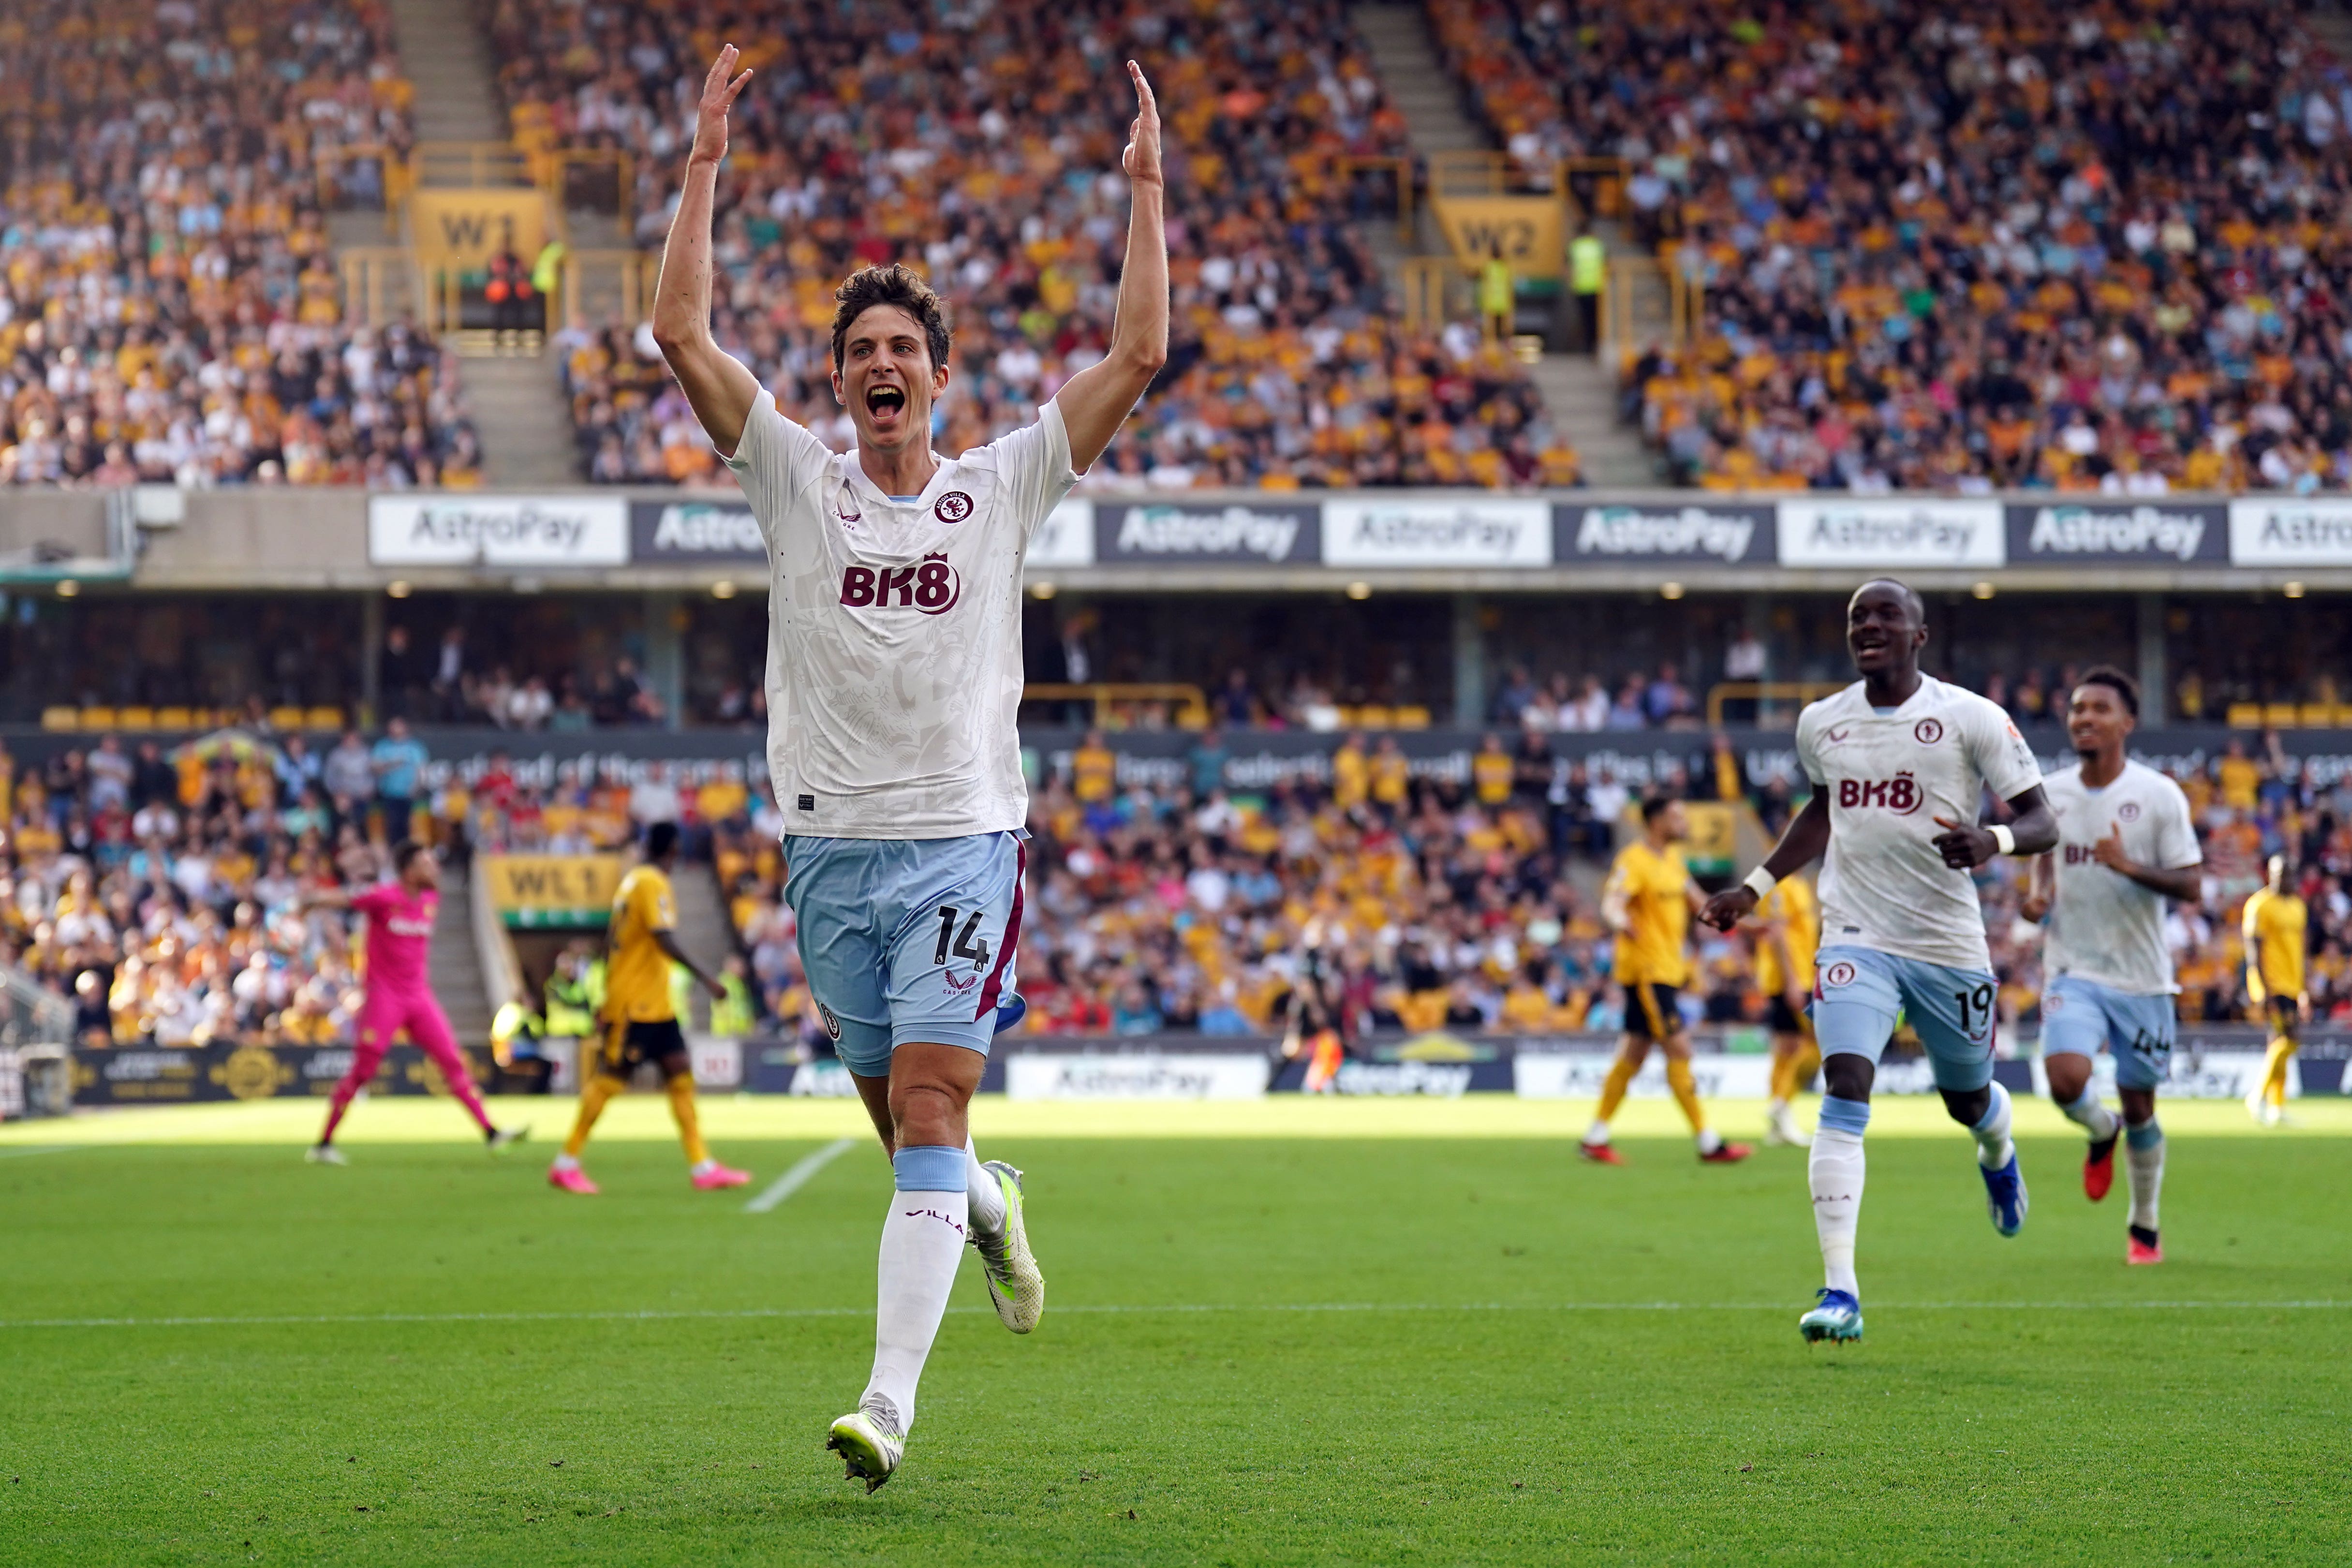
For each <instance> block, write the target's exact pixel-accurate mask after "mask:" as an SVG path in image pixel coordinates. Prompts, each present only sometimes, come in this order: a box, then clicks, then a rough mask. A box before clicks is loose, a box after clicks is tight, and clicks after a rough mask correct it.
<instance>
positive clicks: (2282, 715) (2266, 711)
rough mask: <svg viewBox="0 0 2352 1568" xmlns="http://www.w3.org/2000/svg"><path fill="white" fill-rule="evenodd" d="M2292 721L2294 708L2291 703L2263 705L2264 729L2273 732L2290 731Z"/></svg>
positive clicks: (2268, 703)
mask: <svg viewBox="0 0 2352 1568" xmlns="http://www.w3.org/2000/svg"><path fill="white" fill-rule="evenodd" d="M2294 720H2295V707H2294V703H2292V702H2265V703H2263V725H2264V726H2265V727H2266V728H2269V729H2273V730H2292V729H2294Z"/></svg>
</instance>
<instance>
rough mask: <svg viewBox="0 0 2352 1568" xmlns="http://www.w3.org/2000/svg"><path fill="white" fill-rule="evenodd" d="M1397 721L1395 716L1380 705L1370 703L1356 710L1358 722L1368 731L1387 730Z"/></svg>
mask: <svg viewBox="0 0 2352 1568" xmlns="http://www.w3.org/2000/svg"><path fill="white" fill-rule="evenodd" d="M1395 721H1396V718H1395V715H1394V714H1392V713H1391V712H1390V711H1389V710H1388V709H1386V708H1384V707H1382V706H1381V705H1380V704H1379V703H1374V702H1368V703H1366V704H1365V705H1364V706H1363V707H1361V708H1359V709H1357V710H1356V722H1357V724H1358V725H1359V726H1360V727H1361V728H1363V729H1366V730H1385V729H1387V728H1388V727H1389V726H1390V725H1391V724H1392V723H1394V722H1395Z"/></svg>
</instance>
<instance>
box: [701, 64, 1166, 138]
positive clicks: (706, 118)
mask: <svg viewBox="0 0 2352 1568" xmlns="http://www.w3.org/2000/svg"><path fill="white" fill-rule="evenodd" d="M740 58H742V51H741V50H740V49H738V48H737V47H735V46H734V45H732V44H730V45H728V46H727V47H725V48H723V49H721V50H719V58H717V59H715V60H713V61H711V62H710V74H709V76H706V77H704V78H703V79H702V101H701V102H700V103H699V104H698V105H697V106H696V107H695V110H694V151H693V152H692V153H689V154H688V157H687V162H688V163H719V162H720V161H721V160H723V159H724V158H725V157H726V156H727V111H728V110H730V109H731V108H733V107H734V106H735V95H736V94H737V93H739V92H741V91H742V90H743V84H744V83H745V82H747V81H750V80H751V69H750V68H749V67H746V68H744V71H743V74H742V75H741V76H734V75H733V74H732V73H733V72H734V69H735V62H736V61H737V60H739V59H740ZM1155 145H1156V143H1155Z"/></svg>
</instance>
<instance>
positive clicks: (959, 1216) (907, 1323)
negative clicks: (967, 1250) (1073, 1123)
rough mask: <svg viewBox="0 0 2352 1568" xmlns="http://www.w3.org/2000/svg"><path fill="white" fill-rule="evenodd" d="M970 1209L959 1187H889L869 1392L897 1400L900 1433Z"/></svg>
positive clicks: (910, 1416)
mask: <svg viewBox="0 0 2352 1568" xmlns="http://www.w3.org/2000/svg"><path fill="white" fill-rule="evenodd" d="M968 1212H969V1204H968V1200H967V1198H966V1196H965V1194H962V1193H892V1194H890V1212H889V1215H887V1217H886V1218H885V1219H884V1220H883V1221H882V1260H881V1266H880V1268H879V1270H878V1272H877V1298H876V1300H875V1305H874V1375H873V1376H872V1377H871V1378H869V1379H867V1380H866V1394H881V1395H883V1396H884V1397H885V1398H887V1399H888V1400H889V1401H890V1403H891V1404H892V1405H895V1406H896V1407H897V1408H898V1430H899V1431H900V1432H901V1433H902V1434H903V1433H905V1432H908V1431H909V1430H911V1429H912V1428H913V1426H914V1425H915V1383H916V1380H918V1379H919V1378H920V1377H921V1376H922V1375H923V1363H924V1361H925V1360H926V1359H927V1358H929V1355H930V1353H931V1341H932V1340H934V1339H936V1338H937V1337H938V1336H939V1331H940V1319H941V1318H942V1317H944V1316H946V1314H947V1310H948V1293H949V1291H950V1289H953V1288H954V1285H955V1277H956V1266H957V1265H959V1264H961V1262H962V1261H963V1253H964V1226H965V1223H966V1217H967V1215H968ZM859 1403H860V1404H863V1403H864V1399H863V1397H862V1396H861V1398H860V1400H859Z"/></svg>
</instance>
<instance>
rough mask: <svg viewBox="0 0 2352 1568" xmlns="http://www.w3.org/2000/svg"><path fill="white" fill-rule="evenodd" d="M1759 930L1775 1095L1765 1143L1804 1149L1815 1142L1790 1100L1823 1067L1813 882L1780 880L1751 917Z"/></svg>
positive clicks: (1760, 979)
mask: <svg viewBox="0 0 2352 1568" xmlns="http://www.w3.org/2000/svg"><path fill="white" fill-rule="evenodd" d="M1752 918H1753V919H1754V920H1755V921H1757V923H1758V924H1759V928H1760V929H1759V930H1758V931H1757V932H1756V988H1757V989H1758V990H1759V991H1761V992H1762V993H1763V994H1764V995H1765V997H1766V998H1767V1001H1766V1004H1765V1007H1766V1012H1765V1021H1766V1025H1767V1026H1768V1027H1769V1029H1770V1030H1771V1031H1772V1098H1771V1100H1769V1102H1768V1103H1767V1104H1766V1105H1765V1107H1764V1142H1767V1143H1776V1144H1785V1145H1787V1146H1788V1147H1790V1148H1794V1149H1802V1148H1805V1147H1806V1146H1808V1145H1809V1144H1811V1142H1812V1140H1811V1138H1809V1137H1807V1136H1806V1135H1805V1131H1804V1130H1803V1129H1802V1128H1801V1127H1799V1126H1798V1125H1797V1117H1796V1113H1795V1112H1794V1111H1792V1110H1790V1109H1789V1102H1790V1100H1794V1099H1796V1098H1797V1090H1798V1089H1801V1088H1803V1087H1804V1086H1805V1085H1806V1084H1808V1083H1811V1081H1812V1078H1813V1074H1814V1073H1815V1072H1816V1071H1818V1070H1819V1069H1820V1068H1821V1065H1822V1048H1821V1047H1820V1046H1819V1045H1817V1044H1816V1043H1814V1040H1813V1020H1812V1016H1811V1013H1809V1012H1808V1011H1807V1008H1809V1007H1810V1006H1811V1003H1812V990H1813V952H1814V950H1815V949H1817V948H1819V947H1820V946H1821V944H1822V911H1821V905H1820V904H1819V903H1818V902H1817V901H1816V900H1815V899H1814V897H1813V887H1812V884H1811V883H1810V882H1808V881H1806V880H1805V879H1803V878H1802V877H1790V878H1788V879H1785V880H1783V881H1781V882H1780V883H1778V884H1776V885H1775V886H1774V887H1773V889H1772V890H1771V892H1770V893H1769V894H1767V895H1766V896H1765V899H1764V901H1763V902H1762V903H1760V904H1758V905H1757V906H1756V913H1755V915H1754V916H1753V917H1752Z"/></svg>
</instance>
